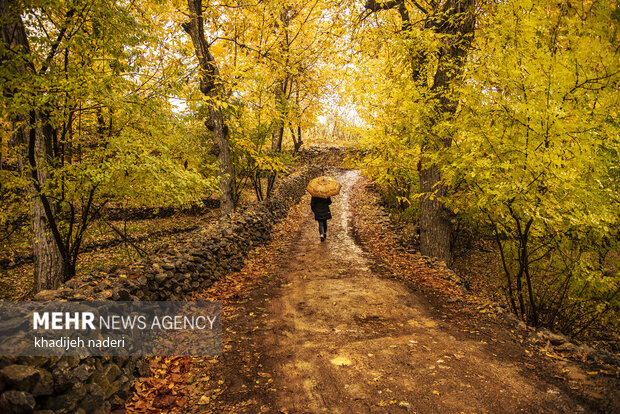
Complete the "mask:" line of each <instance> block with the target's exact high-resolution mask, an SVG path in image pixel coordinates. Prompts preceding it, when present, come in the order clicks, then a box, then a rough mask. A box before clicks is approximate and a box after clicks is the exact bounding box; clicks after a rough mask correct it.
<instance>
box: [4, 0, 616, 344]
mask: <svg viewBox="0 0 620 414" xmlns="http://www.w3.org/2000/svg"><path fill="white" fill-rule="evenodd" d="M0 19H1V23H2V39H1V43H0V60H1V63H2V64H1V65H0V79H1V82H2V97H1V98H0V108H1V112H0V116H1V119H0V122H1V124H0V125H1V135H0V138H1V141H0V179H1V181H0V200H1V203H2V208H1V209H0V226H1V227H2V235H1V237H2V238H3V243H5V244H6V243H10V242H11V237H12V236H11V235H12V234H13V233H14V232H15V231H16V230H17V229H19V230H20V231H23V232H26V233H27V234H28V235H29V238H30V240H31V243H30V247H31V248H32V251H33V256H34V263H35V269H34V275H33V278H34V289H35V290H41V289H50V288H56V287H58V286H59V285H60V284H61V283H62V282H64V281H66V280H68V279H69V278H71V277H74V276H75V275H76V263H77V261H78V257H79V254H80V251H81V249H82V246H83V241H84V238H85V237H87V236H88V234H89V233H88V232H89V229H91V228H92V225H93V223H95V222H96V221H97V220H99V217H100V214H99V212H100V211H102V209H104V208H105V207H106V206H109V205H110V204H122V205H135V206H143V205H148V206H174V207H177V208H181V207H184V206H188V205H192V204H194V203H200V201H201V200H202V199H204V198H205V197H206V196H210V195H215V196H217V197H219V200H220V210H221V212H222V214H228V213H231V212H232V211H234V209H235V208H237V206H239V205H240V204H242V202H243V192H244V189H250V192H251V193H253V195H254V199H255V200H256V201H261V200H264V199H267V198H269V197H270V195H271V194H272V191H273V188H274V185H275V182H276V181H277V180H278V178H279V177H281V176H282V175H283V174H286V173H287V168H288V166H289V165H290V164H291V162H292V161H293V160H294V157H295V155H296V154H297V152H298V151H299V150H300V149H301V148H303V146H304V143H307V142H308V141H311V140H313V139H317V135H319V134H318V133H317V131H332V132H328V133H327V134H328V135H329V134H331V133H333V134H334V135H337V136H338V137H346V138H347V143H346V144H347V145H350V146H353V147H354V148H355V149H356V150H357V152H355V154H356V155H355V157H356V161H357V163H358V167H359V168H360V169H361V170H362V171H363V172H364V173H365V174H366V175H368V176H369V177H370V178H371V179H373V180H374V181H375V182H376V183H378V184H379V186H380V187H381V188H382V190H383V191H384V196H385V199H386V202H387V203H388V205H389V206H391V207H393V208H394V210H395V211H396V212H397V213H399V214H401V215H402V216H403V217H406V218H407V220H409V221H411V222H413V223H414V224H415V225H416V226H417V228H418V230H419V249H420V252H421V253H422V254H423V255H427V256H434V257H437V258H438V260H440V261H443V262H444V263H445V264H446V265H447V266H451V265H452V263H453V259H454V246H455V243H456V242H457V239H458V237H459V231H457V230H458V229H462V228H464V227H467V228H469V229H473V231H476V232H480V233H481V234H483V235H484V236H486V237H489V238H491V239H492V240H493V241H494V243H495V246H496V247H495V248H496V254H497V260H498V261H499V263H501V271H500V273H499V274H498V275H497V278H498V280H499V281H500V285H501V287H502V295H503V298H504V300H505V301H506V303H507V306H508V307H509V308H510V309H511V310H512V311H513V312H514V313H515V314H517V315H518V316H519V317H520V318H522V319H523V320H524V321H526V322H528V323H530V324H532V325H536V326H540V325H545V326H549V327H555V328H558V329H560V330H562V331H564V332H566V333H570V334H574V335H579V334H582V333H584V332H585V331H587V330H588V329H593V328H594V327H598V328H597V329H599V328H600V329H603V327H604V326H608V325H614V326H616V327H617V320H618V318H617V316H618V311H619V306H620V295H619V290H620V284H619V277H620V273H619V268H620V266H619V265H618V263H619V262H620V244H619V243H620V233H619V232H620V230H619V229H620V196H619V188H618V185H619V184H618V178H619V175H620V156H619V151H620V138H619V131H618V127H619V124H618V108H620V100H619V97H620V95H619V87H620V64H619V62H620V59H619V57H620V56H619V53H620V52H619V50H618V44H620V39H619V36H618V23H619V20H620V12H619V11H618V7H617V4H614V3H613V2H608V1H595V0H594V1H579V2H576V1H572V0H560V1H558V0H554V1H551V0H542V1H528V0H506V1H474V0H442V1H438V0H429V1H423V0H420V1H414V0H387V1H382V2H380V1H376V0H367V1H366V2H362V1H358V2H357V1H353V0H343V1H340V0H314V1H310V2H302V1H298V0H291V1H269V0H266V1H249V0H224V1H219V2H204V3H203V2H202V1H200V0H188V1H180V0H174V1H157V0H147V1H141V2H129V1H104V0H63V1H47V0H23V1H2V2H1V6H0ZM326 120H333V125H334V126H336V125H338V127H337V128H336V127H334V128H333V129H330V126H329V125H327V121H326ZM329 122H332V121H329ZM330 139H333V137H330Z"/></svg>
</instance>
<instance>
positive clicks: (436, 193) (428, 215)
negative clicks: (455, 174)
mask: <svg viewBox="0 0 620 414" xmlns="http://www.w3.org/2000/svg"><path fill="white" fill-rule="evenodd" d="M439 183H441V176H440V174H439V169H438V168H437V166H436V165H434V164H433V165H431V166H430V167H428V168H426V169H423V170H421V171H420V192H421V193H423V194H424V195H423V196H422V197H421V198H420V253H421V254H423V255H424V256H431V257H436V258H438V259H439V260H441V261H443V262H445V264H446V265H447V266H451V265H452V216H453V214H452V212H450V211H449V210H448V209H446V207H445V206H444V205H443V203H442V202H441V201H439V199H438V197H444V196H445V195H446V193H447V188H446V187H445V186H443V185H441V184H439Z"/></svg>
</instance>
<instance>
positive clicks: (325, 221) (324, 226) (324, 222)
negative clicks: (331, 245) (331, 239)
mask: <svg viewBox="0 0 620 414" xmlns="http://www.w3.org/2000/svg"><path fill="white" fill-rule="evenodd" d="M323 237H324V238H327V220H324V221H323Z"/></svg>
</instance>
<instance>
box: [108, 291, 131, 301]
mask: <svg viewBox="0 0 620 414" xmlns="http://www.w3.org/2000/svg"><path fill="white" fill-rule="evenodd" d="M130 299H131V294H130V293H129V291H128V290H127V289H118V290H116V291H115V292H114V293H113V294H112V300H118V301H128V300H130Z"/></svg>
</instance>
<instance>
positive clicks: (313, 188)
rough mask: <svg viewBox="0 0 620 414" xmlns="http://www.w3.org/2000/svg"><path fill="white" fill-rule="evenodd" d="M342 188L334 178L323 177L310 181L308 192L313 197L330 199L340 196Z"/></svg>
mask: <svg viewBox="0 0 620 414" xmlns="http://www.w3.org/2000/svg"><path fill="white" fill-rule="evenodd" d="M340 187H341V185H340V183H339V182H338V181H336V180H334V179H333V178H332V177H326V176H322V177H317V178H315V179H312V180H310V182H309V183H308V186H307V187H306V191H308V192H309V193H310V194H312V196H313V197H321V198H328V197H331V196H333V195H336V194H338V193H339V192H340Z"/></svg>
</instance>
